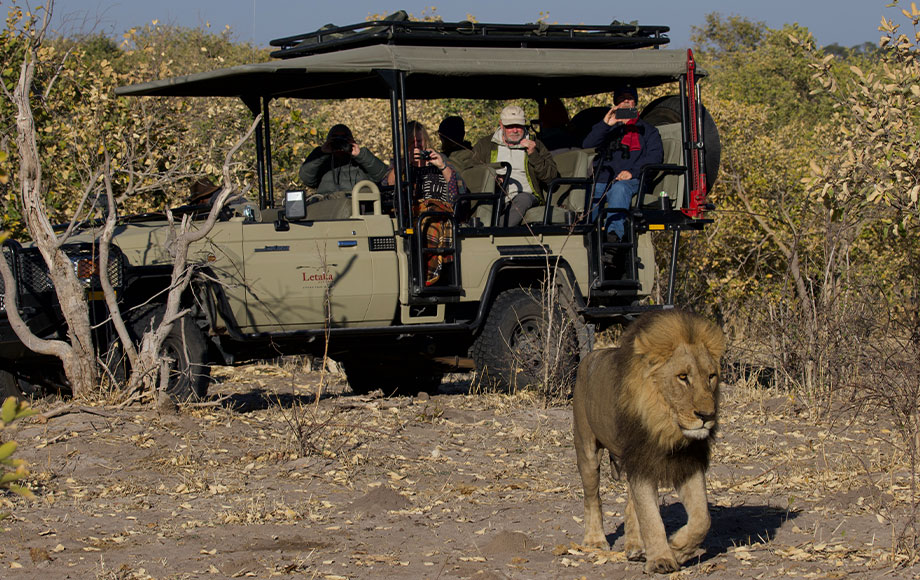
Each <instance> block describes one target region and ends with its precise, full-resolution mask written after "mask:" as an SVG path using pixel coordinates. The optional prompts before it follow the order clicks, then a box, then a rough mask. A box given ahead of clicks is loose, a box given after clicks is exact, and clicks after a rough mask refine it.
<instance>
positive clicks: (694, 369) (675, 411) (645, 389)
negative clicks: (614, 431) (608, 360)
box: [630, 313, 725, 449]
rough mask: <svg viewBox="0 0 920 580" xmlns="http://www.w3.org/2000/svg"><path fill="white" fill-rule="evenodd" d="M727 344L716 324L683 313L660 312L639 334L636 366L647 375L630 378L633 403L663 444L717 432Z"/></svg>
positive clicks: (678, 443)
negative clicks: (667, 313)
mask: <svg viewBox="0 0 920 580" xmlns="http://www.w3.org/2000/svg"><path fill="white" fill-rule="evenodd" d="M724 350H725V339H724V336H723V334H722V332H721V331H720V330H719V329H718V328H717V327H716V326H715V325H714V324H712V323H710V322H708V321H706V320H704V319H702V318H699V317H688V316H685V315H682V314H680V313H675V314H673V315H667V316H666V315H662V316H658V317H657V318H654V319H653V320H652V323H650V324H648V325H647V327H645V328H643V330H642V331H641V332H639V333H638V334H637V336H636V337H635V341H634V343H633V352H634V353H635V355H637V359H636V363H635V364H636V366H635V367H634V369H635V371H637V372H638V373H641V374H642V375H644V379H641V380H636V381H635V382H632V381H630V384H631V390H632V395H633V402H632V404H633V405H634V406H635V411H636V412H637V413H638V414H639V416H641V417H643V419H644V421H645V425H646V427H647V428H648V429H649V431H650V432H651V433H653V434H655V435H656V439H657V441H658V444H659V445H660V446H661V447H662V448H664V449H674V448H676V447H680V446H682V445H684V444H686V443H687V442H688V440H701V439H706V438H707V437H709V436H710V434H711V433H712V430H713V429H714V428H715V426H716V413H717V412H718V399H719V360H720V359H721V357H722V353H723V352H724ZM640 361H641V362H640ZM636 378H637V379H638V377H636Z"/></svg>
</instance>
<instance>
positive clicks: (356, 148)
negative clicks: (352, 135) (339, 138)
mask: <svg viewBox="0 0 920 580" xmlns="http://www.w3.org/2000/svg"><path fill="white" fill-rule="evenodd" d="M358 153H361V147H360V146H359V145H358V144H357V143H352V144H351V156H352V157H357V156H358Z"/></svg>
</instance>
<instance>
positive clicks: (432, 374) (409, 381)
mask: <svg viewBox="0 0 920 580" xmlns="http://www.w3.org/2000/svg"><path fill="white" fill-rule="evenodd" d="M340 362H341V364H342V370H344V371H345V378H346V379H347V380H348V386H349V387H351V390H352V392H353V393H355V394H356V395H367V394H368V393H371V392H373V391H375V390H377V389H380V390H381V391H383V394H384V395H385V396H392V395H416V394H418V393H421V392H425V393H429V394H435V393H437V392H438V387H440V385H441V380H442V379H443V378H444V373H443V372H440V371H437V370H435V369H434V368H432V367H431V366H430V365H428V364H426V363H425V361H421V360H418V361H413V360H409V361H407V360H405V359H402V360H399V359H398V358H395V357H394V358H393V359H390V360H362V359H358V358H349V359H345V360H343V361H340Z"/></svg>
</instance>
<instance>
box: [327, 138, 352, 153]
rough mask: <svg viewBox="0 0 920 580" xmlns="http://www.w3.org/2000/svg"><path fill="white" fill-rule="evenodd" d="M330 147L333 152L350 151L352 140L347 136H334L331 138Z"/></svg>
mask: <svg viewBox="0 0 920 580" xmlns="http://www.w3.org/2000/svg"><path fill="white" fill-rule="evenodd" d="M329 149H330V150H331V151H332V152H333V153H350V152H351V141H349V140H348V139H346V138H345V137H333V138H332V139H330V140H329Z"/></svg>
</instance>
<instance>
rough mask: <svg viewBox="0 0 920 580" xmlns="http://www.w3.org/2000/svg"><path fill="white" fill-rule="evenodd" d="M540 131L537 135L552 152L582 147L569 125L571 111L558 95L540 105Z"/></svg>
mask: <svg viewBox="0 0 920 580" xmlns="http://www.w3.org/2000/svg"><path fill="white" fill-rule="evenodd" d="M539 115H540V117H539V118H540V133H539V134H538V135H537V137H538V138H539V139H540V141H541V142H542V143H543V144H544V145H546V148H547V149H549V150H550V152H552V153H559V152H562V151H569V150H571V149H575V148H577V147H581V143H580V142H579V141H576V139H575V137H574V135H573V134H572V132H571V130H570V127H569V112H568V111H567V110H566V108H565V103H563V102H562V99H559V98H557V97H549V98H548V99H546V101H545V102H544V103H543V104H541V105H540V112H539Z"/></svg>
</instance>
